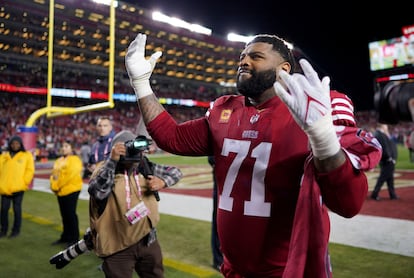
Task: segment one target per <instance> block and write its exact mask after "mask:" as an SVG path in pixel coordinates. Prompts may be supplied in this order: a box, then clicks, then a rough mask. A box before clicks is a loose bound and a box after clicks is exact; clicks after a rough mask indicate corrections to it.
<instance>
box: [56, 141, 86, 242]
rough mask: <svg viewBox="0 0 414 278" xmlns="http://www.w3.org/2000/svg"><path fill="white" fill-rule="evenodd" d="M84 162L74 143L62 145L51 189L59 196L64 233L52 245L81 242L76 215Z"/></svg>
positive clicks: (66, 142)
mask: <svg viewBox="0 0 414 278" xmlns="http://www.w3.org/2000/svg"><path fill="white" fill-rule="evenodd" d="M82 168H83V167H82V160H81V159H80V158H79V156H78V155H76V154H75V152H74V150H73V145H72V142H69V141H65V142H63V144H62V149H61V156H60V157H59V158H58V159H56V161H55V163H54V164H53V169H52V174H51V175H50V189H51V190H52V191H53V192H54V193H55V195H56V196H57V200H58V203H59V211H60V216H61V218H62V224H63V231H62V233H61V235H60V238H59V239H58V240H56V241H54V242H53V243H52V244H53V245H56V244H66V245H68V246H70V245H72V244H73V243H76V242H77V241H78V240H79V219H78V215H77V214H76V208H77V205H78V199H79V194H80V192H81V190H82V185H83V181H82Z"/></svg>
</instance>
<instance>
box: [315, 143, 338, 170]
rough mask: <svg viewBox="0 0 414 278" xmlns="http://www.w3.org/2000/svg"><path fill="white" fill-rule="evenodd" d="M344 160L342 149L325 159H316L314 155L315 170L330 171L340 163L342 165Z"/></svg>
mask: <svg viewBox="0 0 414 278" xmlns="http://www.w3.org/2000/svg"><path fill="white" fill-rule="evenodd" d="M345 161H346V157H345V153H344V151H343V150H342V149H340V150H339V152H337V153H336V154H335V155H333V156H331V157H328V158H325V159H318V158H316V157H314V164H315V167H316V170H318V172H320V173H327V172H329V171H332V170H334V169H336V168H338V167H340V166H341V165H343V164H344V163H345Z"/></svg>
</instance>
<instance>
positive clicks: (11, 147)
mask: <svg viewBox="0 0 414 278" xmlns="http://www.w3.org/2000/svg"><path fill="white" fill-rule="evenodd" d="M34 171H35V162H34V157H33V155H32V153H31V152H29V151H26V149H25V147H24V144H23V140H22V138H21V137H20V136H12V137H11V138H10V140H9V142H8V146H7V150H5V151H4V152H3V153H2V154H0V195H1V230H0V237H4V236H6V235H7V231H8V227H9V209H10V205H11V203H12V202H13V213H14V223H13V227H12V230H11V234H10V237H16V236H18V235H19V234H20V229H21V226H22V203H23V196H24V192H25V191H27V190H28V189H29V185H30V183H31V182H32V180H33V176H34Z"/></svg>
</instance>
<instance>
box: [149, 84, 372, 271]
mask: <svg viewBox="0 0 414 278" xmlns="http://www.w3.org/2000/svg"><path fill="white" fill-rule="evenodd" d="M332 97H333V99H332V100H333V101H332V103H333V107H335V106H336V107H339V108H340V109H333V113H332V115H333V119H334V122H335V121H336V122H337V123H340V124H341V127H340V128H337V133H338V136H340V137H341V139H340V141H341V143H342V142H343V140H345V141H346V142H347V144H346V145H350V146H351V148H352V146H355V145H358V151H357V154H355V152H353V151H352V150H351V151H349V152H347V153H348V154H349V156H350V158H349V159H348V162H347V163H351V162H353V165H354V168H361V167H360V166H361V161H362V162H363V163H365V162H366V161H367V159H366V157H370V158H371V160H370V161H371V162H372V163H369V166H367V167H364V168H369V167H371V166H372V167H375V165H376V163H375V162H376V159H377V158H376V154H375V153H376V152H379V149H378V146H377V145H376V144H375V142H374V143H372V142H371V139H372V138H371V136H365V135H367V134H366V133H363V134H362V135H363V136H362V137H363V138H359V136H355V133H356V132H357V128H355V121H354V119H353V107H352V102H351V101H350V100H349V98H347V97H346V96H345V95H343V94H339V93H338V92H335V91H333V92H332ZM334 100H335V101H336V104H335V102H334ZM343 126H344V127H343ZM345 126H349V127H354V129H353V130H352V136H350V134H348V133H347V132H344V130H345ZM354 130H355V132H353V131H354ZM148 131H149V133H150V134H151V136H152V138H153V139H154V140H155V141H156V142H157V145H158V146H159V147H160V148H161V149H163V150H165V151H168V152H171V153H175V154H179V155H192V156H201V155H203V156H204V155H211V154H214V157H215V161H216V167H215V171H216V172H215V173H216V179H217V185H218V194H219V198H218V200H219V201H218V211H217V225H218V234H219V238H220V244H221V249H222V252H223V254H224V257H225V268H228V269H231V270H232V271H234V272H235V273H238V274H240V275H243V276H245V277H281V276H282V274H283V271H284V268H285V266H286V262H287V257H288V253H289V244H290V239H291V233H292V226H293V220H294V216H295V208H296V203H297V200H298V195H299V190H300V186H301V179H302V177H303V174H304V165H305V161H306V159H307V158H308V157H309V156H310V155H311V151H310V149H309V144H308V138H307V135H306V134H305V133H304V131H303V130H302V129H301V128H300V127H299V126H298V125H297V123H296V122H295V120H294V119H293V117H292V116H291V114H290V112H289V110H288V109H287V107H286V105H285V104H284V103H283V102H282V101H281V100H280V99H279V98H278V97H274V98H272V99H270V100H268V101H267V102H265V103H263V104H261V105H259V106H253V105H250V104H249V103H247V102H246V100H245V97H244V96H233V95H232V96H223V97H221V98H218V99H217V100H216V101H215V102H214V104H213V105H212V106H211V107H210V109H209V110H208V112H207V113H206V116H205V118H200V119H196V120H192V121H188V122H185V123H182V124H179V125H177V124H176V123H175V121H174V120H173V119H172V118H171V116H169V115H168V114H167V113H162V114H161V115H159V116H158V117H157V118H156V119H154V120H153V121H152V122H150V123H149V125H148ZM359 132H360V131H359ZM365 137H366V138H365ZM350 140H351V141H352V143H351V141H350ZM356 141H358V142H356ZM360 156H362V157H363V158H362V159H360ZM368 160H369V159H368ZM365 164H366V163H365ZM365 166H366V165H365ZM348 168H349V169H350V170H348V171H333V172H334V173H333V174H331V173H329V175H332V177H334V178H335V182H336V185H335V187H334V188H333V187H332V186H331V187H329V186H330V184H327V185H326V187H327V188H328V190H326V191H324V189H323V188H324V187H325V185H324V184H321V185H320V187H321V191H322V194H321V195H322V196H323V201H324V202H325V198H326V202H327V203H332V204H333V207H334V209H333V210H334V211H335V212H337V213H338V214H341V213H343V214H346V216H347V217H349V215H347V214H349V212H350V211H351V212H352V213H351V214H356V213H357V212H358V211H359V209H360V208H361V206H362V203H363V201H364V199H365V197H366V193H367V180H366V176H365V175H364V174H363V172H360V173H359V174H358V175H357V174H356V172H358V171H354V170H352V167H348ZM334 175H335V176H334ZM324 181H326V183H328V181H329V182H331V181H332V180H330V179H329V177H328V178H324V179H322V183H324ZM351 186H352V187H353V190H352V191H351V194H342V191H344V192H346V190H344V188H345V189H346V188H349V187H351ZM336 188H338V190H335V189H336ZM338 191H341V194H342V196H343V199H341V200H340V201H338V200H337V198H338V195H337V193H338ZM324 215H325V217H324V219H323V221H324V224H323V225H324V228H325V232H324V233H325V238H326V241H328V238H329V218H328V214H327V211H326V209H325V208H324ZM351 216H353V215H351Z"/></svg>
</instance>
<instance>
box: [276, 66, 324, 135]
mask: <svg viewBox="0 0 414 278" xmlns="http://www.w3.org/2000/svg"><path fill="white" fill-rule="evenodd" d="M299 63H300V65H301V67H302V70H303V73H304V74H299V73H294V74H292V75H290V74H288V73H287V72H285V71H280V72H279V75H280V78H281V79H282V81H283V82H284V83H285V85H286V88H287V89H285V87H283V85H282V84H281V83H280V82H275V84H274V88H275V91H276V94H277V95H278V96H279V97H280V98H281V99H282V100H283V102H285V103H286V105H287V106H288V107H289V109H290V111H291V113H292V114H293V115H294V117H295V119H296V121H297V122H298V124H299V125H300V126H302V127H306V126H310V125H312V124H313V123H315V122H317V121H318V120H319V119H320V118H321V117H323V116H325V115H326V114H328V113H330V112H331V99H330V94H329V92H330V88H329V82H330V80H329V77H324V78H323V79H322V80H320V79H319V77H318V74H317V73H316V71H315V70H314V69H313V68H312V66H311V65H310V64H309V62H308V61H306V60H304V59H302V60H300V61H299Z"/></svg>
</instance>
